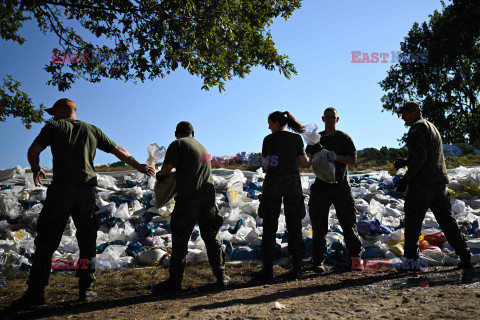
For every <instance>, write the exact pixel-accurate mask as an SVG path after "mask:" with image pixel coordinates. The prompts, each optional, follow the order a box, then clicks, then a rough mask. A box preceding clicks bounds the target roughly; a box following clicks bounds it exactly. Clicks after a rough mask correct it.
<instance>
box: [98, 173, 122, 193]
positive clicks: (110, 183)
mask: <svg viewBox="0 0 480 320" xmlns="http://www.w3.org/2000/svg"><path fill="white" fill-rule="evenodd" d="M97 182H98V186H99V187H100V188H105V189H109V190H115V191H117V190H119V188H118V187H117V186H116V180H115V178H114V177H112V176H107V175H103V174H98V173H97Z"/></svg>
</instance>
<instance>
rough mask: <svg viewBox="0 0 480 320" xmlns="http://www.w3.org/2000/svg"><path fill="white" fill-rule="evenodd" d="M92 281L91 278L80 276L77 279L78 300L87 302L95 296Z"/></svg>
mask: <svg viewBox="0 0 480 320" xmlns="http://www.w3.org/2000/svg"><path fill="white" fill-rule="evenodd" d="M93 282H94V280H93V279H91V278H80V279H79V280H78V300H80V301H84V302H88V301H92V300H94V299H95V298H96V297H97V293H96V292H95V291H93Z"/></svg>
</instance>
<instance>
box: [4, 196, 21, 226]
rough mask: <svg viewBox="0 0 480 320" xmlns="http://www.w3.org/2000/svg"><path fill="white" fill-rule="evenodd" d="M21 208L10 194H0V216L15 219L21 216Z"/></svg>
mask: <svg viewBox="0 0 480 320" xmlns="http://www.w3.org/2000/svg"><path fill="white" fill-rule="evenodd" d="M22 210H23V209H22V206H21V205H20V203H18V200H17V198H16V197H15V196H14V195H12V193H11V192H10V193H2V194H0V216H4V217H7V218H8V219H15V218H18V217H20V215H21V214H22Z"/></svg>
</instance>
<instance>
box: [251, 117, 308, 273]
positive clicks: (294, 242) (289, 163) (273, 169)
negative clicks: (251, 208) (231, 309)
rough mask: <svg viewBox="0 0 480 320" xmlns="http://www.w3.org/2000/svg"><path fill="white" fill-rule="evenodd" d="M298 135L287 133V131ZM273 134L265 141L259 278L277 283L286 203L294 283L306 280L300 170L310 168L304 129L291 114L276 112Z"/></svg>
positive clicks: (271, 122)
mask: <svg viewBox="0 0 480 320" xmlns="http://www.w3.org/2000/svg"><path fill="white" fill-rule="evenodd" d="M287 127H288V128H289V129H290V130H292V131H294V132H296V133H293V132H290V131H287V130H285V129H286V128H287ZM268 128H269V129H270V130H271V131H272V133H271V134H269V135H268V136H266V137H265V139H264V140H263V147H262V157H263V160H264V167H265V169H266V172H267V173H266V176H265V181H264V183H263V193H262V195H261V199H260V207H259V209H258V215H259V216H260V218H262V219H263V236H262V260H263V269H262V270H261V271H260V272H258V273H257V274H255V278H257V280H263V281H270V280H272V279H273V262H274V259H275V246H276V241H275V239H276V233H277V228H278V218H279V216H280V210H281V206H282V201H283V205H284V213H285V220H286V224H287V230H288V252H289V254H290V255H292V256H293V268H292V271H291V272H290V273H289V277H290V278H292V279H300V278H301V277H302V266H301V263H302V259H303V256H304V254H305V245H304V244H303V241H302V219H303V218H304V217H305V214H306V211H305V204H304V197H303V192H302V184H301V182H300V172H299V170H298V166H299V165H300V166H302V167H304V168H306V167H308V163H309V159H308V157H307V156H306V154H305V150H304V147H303V140H302V137H301V136H300V135H299V134H298V133H301V132H303V131H305V128H304V126H303V125H302V124H301V123H300V122H299V121H298V120H296V119H295V118H294V117H293V116H292V115H291V114H290V112H288V111H285V112H281V111H275V112H273V113H271V114H270V115H269V116H268Z"/></svg>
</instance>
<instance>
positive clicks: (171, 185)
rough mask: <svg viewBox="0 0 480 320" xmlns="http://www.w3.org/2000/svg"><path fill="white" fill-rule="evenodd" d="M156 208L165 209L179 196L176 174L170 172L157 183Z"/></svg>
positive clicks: (155, 189)
mask: <svg viewBox="0 0 480 320" xmlns="http://www.w3.org/2000/svg"><path fill="white" fill-rule="evenodd" d="M154 195H155V206H156V207H157V208H161V207H163V206H164V205H165V204H167V203H168V202H169V201H170V200H172V199H173V198H174V197H175V196H176V195H177V179H176V173H175V172H170V173H169V174H168V176H167V177H166V178H165V179H163V180H162V181H161V182H160V183H159V182H158V181H157V182H156V183H155V187H154Z"/></svg>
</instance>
